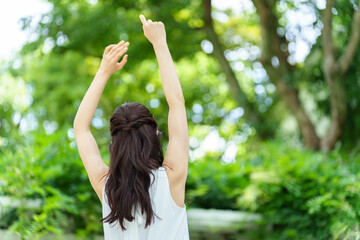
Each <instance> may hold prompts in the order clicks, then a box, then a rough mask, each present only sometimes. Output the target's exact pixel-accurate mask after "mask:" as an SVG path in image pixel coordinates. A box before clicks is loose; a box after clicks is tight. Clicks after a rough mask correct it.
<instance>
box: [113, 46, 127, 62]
mask: <svg viewBox="0 0 360 240" xmlns="http://www.w3.org/2000/svg"><path fill="white" fill-rule="evenodd" d="M127 50H128V48H127V47H126V48H124V49H122V50H121V51H120V52H118V53H117V54H116V55H115V56H114V57H115V60H116V61H117V62H118V61H119V59H120V58H121V56H122V55H124V54H125V53H126V52H127Z"/></svg>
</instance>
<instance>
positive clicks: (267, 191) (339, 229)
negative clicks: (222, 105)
mask: <svg viewBox="0 0 360 240" xmlns="http://www.w3.org/2000/svg"><path fill="white" fill-rule="evenodd" d="M347 161H351V162H356V163H359V161H360V155H356V156H353V158H352V159H344V158H343V156H341V154H340V153H338V152H333V153H332V154H330V155H325V154H323V153H315V152H312V151H307V150H304V149H292V148H291V147H289V146H287V145H286V144H283V143H279V142H273V143H265V144H261V145H259V146H258V147H256V149H252V150H251V151H249V152H248V153H246V154H243V155H241V156H238V158H237V161H236V163H233V164H229V165H224V164H223V163H221V161H218V160H216V158H214V157H204V159H202V160H201V161H196V162H193V163H191V164H190V169H189V177H188V182H187V197H188V198H189V200H190V206H196V207H205V208H232V209H241V210H250V211H253V212H257V213H261V214H263V216H264V217H265V219H266V222H267V223H268V224H270V225H271V226H272V231H271V233H269V235H268V239H314V240H315V239H316V240H321V239H324V240H325V239H330V238H332V239H354V238H353V237H354V236H355V234H356V231H358V229H359V227H360V226H359V221H360V183H359V181H358V179H359V176H360V171H359V168H357V169H350V168H349V166H348V165H347V163H346V162H347Z"/></svg>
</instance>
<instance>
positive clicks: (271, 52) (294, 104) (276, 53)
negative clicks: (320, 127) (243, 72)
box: [253, 0, 320, 150]
mask: <svg viewBox="0 0 360 240" xmlns="http://www.w3.org/2000/svg"><path fill="white" fill-rule="evenodd" d="M253 3H254V5H255V7H256V10H257V12H258V14H259V17H260V27H261V35H262V39H261V40H262V41H261V45H262V46H261V50H262V51H261V58H260V62H261V63H262V65H263V66H264V68H265V70H266V72H267V74H268V75H269V78H270V80H271V81H272V82H273V83H274V84H275V86H276V89H277V90H278V93H279V95H280V96H281V98H282V99H283V101H284V102H285V104H286V105H287V107H288V108H289V109H290V111H291V113H292V114H293V115H294V116H295V118H296V121H297V123H298V125H299V128H300V131H301V134H302V136H303V138H304V142H305V145H306V146H307V147H309V148H311V149H314V150H315V149H318V148H319V144H320V139H319V137H318V136H317V135H316V131H315V127H314V125H313V124H312V122H311V121H310V119H309V117H308V116H307V114H306V112H305V111H304V108H303V107H302V105H301V103H300V100H299V96H298V90H297V89H295V88H294V87H292V86H290V85H289V83H288V82H289V81H288V80H286V78H291V74H292V69H291V68H292V67H291V66H290V64H289V63H288V61H287V57H288V53H287V52H284V51H282V50H281V48H280V46H281V44H286V43H284V39H281V38H280V37H279V36H278V35H277V31H276V30H277V27H278V26H277V24H278V20H277V17H276V15H275V13H274V8H275V1H268V0H253ZM274 57H276V58H277V59H278V60H279V65H278V66H274V65H273V64H272V63H271V60H272V59H273V58H274Z"/></svg>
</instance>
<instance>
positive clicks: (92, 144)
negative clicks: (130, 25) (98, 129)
mask: <svg viewBox="0 0 360 240" xmlns="http://www.w3.org/2000/svg"><path fill="white" fill-rule="evenodd" d="M128 45H129V43H125V42H124V41H121V42H120V43H118V44H112V45H109V46H108V47H106V48H105V51H104V55H103V59H102V61H101V65H100V68H99V71H98V72H97V73H96V75H95V78H94V80H93V81H92V83H91V85H90V87H89V89H88V90H87V92H86V94H85V96H84V98H83V100H82V101H81V104H80V106H79V109H78V111H77V113H76V116H75V119H74V131H75V139H76V144H77V148H78V151H79V154H80V158H81V160H82V162H83V164H84V167H85V169H86V172H87V174H88V175H89V179H90V183H91V185H92V187H93V188H94V190H95V192H96V194H97V195H98V197H99V199H100V201H102V199H101V196H102V186H103V182H104V180H105V179H104V178H103V176H104V175H105V174H106V173H107V171H108V169H109V168H108V166H107V165H106V164H105V163H104V162H103V161H102V158H101V155H100V151H99V148H98V146H97V144H96V141H95V139H94V137H93V135H92V134H91V132H90V124H91V120H92V118H93V117H94V114H95V110H96V108H97V106H98V103H99V100H100V97H101V94H102V92H103V90H104V88H105V85H106V83H107V81H108V79H109V78H110V76H111V75H112V74H113V73H115V72H117V71H119V70H120V69H122V68H123V67H124V65H125V64H126V61H127V55H125V56H124V57H123V59H122V61H121V62H120V63H118V61H119V59H120V58H121V56H122V55H123V54H124V53H125V52H126V51H127V46H128Z"/></svg>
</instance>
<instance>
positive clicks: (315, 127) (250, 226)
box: [0, 0, 360, 240]
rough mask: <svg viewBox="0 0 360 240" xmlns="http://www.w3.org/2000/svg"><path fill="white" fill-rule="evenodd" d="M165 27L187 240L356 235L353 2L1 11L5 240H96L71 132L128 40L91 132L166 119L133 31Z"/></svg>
mask: <svg viewBox="0 0 360 240" xmlns="http://www.w3.org/2000/svg"><path fill="white" fill-rule="evenodd" d="M141 13H143V14H144V15H145V16H146V17H147V18H151V19H152V20H153V21H163V22H164V23H165V26H166V32H167V40H168V44H169V48H170V51H171V52H172V56H173V59H174V61H175V62H176V68H177V71H178V74H179V77H180V80H181V84H182V89H183V92H184V97H185V100H186V109H187V117H188V124H189V134H190V158H189V172H188V179H187V185H186V206H187V210H188V219H189V228H190V236H191V239H220V240H221V239H244V240H247V239H249V240H250V239H265V240H275V239H276V240H279V239H280V240H281V239H302V240H303V239H307V240H312V239H314V240H315V239H316V240H322V239H359V238H360V224H359V223H360V221H359V220H360V181H359V180H360V179H359V177H360V167H359V161H360V141H359V139H358V137H359V136H360V103H359V101H360V94H359V93H360V71H359V69H358V68H357V66H359V64H360V48H359V47H358V45H359V35H360V11H359V1H356V0H336V1H335V0H329V1H325V0H311V1H303V0H293V1H290V0H253V1H250V0H237V1H235V0H227V1H221V0H212V1H211V0H191V1H190V0H181V1H180V0H167V1H158V0H138V1H134V0H132V1H130V0H122V1H119V0H118V1H116V0H102V1H98V0H71V1H69V0H47V1H45V0H12V1H1V2H0V20H1V21H0V31H1V38H0V45H1V47H0V58H1V60H0V63H1V64H0V134H1V135H0V169H1V171H0V233H1V239H3V238H2V237H4V239H102V238H103V237H102V234H103V229H102V224H101V223H98V220H100V219H101V203H100V201H99V200H98V198H97V196H96V194H95V192H94V191H93V190H92V188H91V185H90V182H89V180H88V178H87V174H86V172H85V169H84V167H83V165H82V162H81V159H80V157H79V155H78V152H77V148H76V142H75V139H74V130H73V128H72V124H73V120H74V117H75V114H76V111H77V109H78V107H79V104H80V102H81V100H82V98H83V96H84V94H85V92H86V91H87V89H88V87H89V86H90V83H91V81H92V79H93V77H94V75H95V73H96V71H97V69H98V67H99V66H100V61H101V57H102V53H103V50H104V48H105V46H107V45H109V44H112V43H117V42H119V41H120V40H126V41H129V42H130V47H129V52H128V54H129V60H128V63H127V64H126V66H125V68H124V70H122V71H121V72H120V73H117V74H115V75H113V76H112V77H111V79H110V80H109V81H108V83H107V86H106V88H105V90H104V92H103V95H102V97H101V100H100V103H99V106H98V109H97V111H96V113H95V116H94V119H93V121H92V126H91V131H92V133H93V135H94V136H95V138H96V140H97V143H98V145H99V148H100V150H101V154H102V157H103V159H104V161H105V162H106V163H109V153H108V144H109V140H110V133H109V125H108V121H109V118H110V116H111V115H112V113H113V111H114V109H115V108H116V107H117V106H119V105H121V104H122V103H125V102H131V101H137V102H140V103H142V104H144V105H146V106H147V107H148V108H149V109H150V110H151V112H152V113H153V114H154V116H155V118H156V119H157V121H158V124H159V129H160V130H161V131H163V132H164V138H163V141H164V142H163V144H164V151H165V150H166V146H167V112H168V107H167V103H166V101H165V97H164V93H163V90H162V87H161V82H160V75H159V71H158V66H157V62H156V59H155V54H154V52H153V48H152V46H151V44H150V43H149V42H148V41H147V40H146V38H145V37H144V35H143V32H142V26H141V23H140V21H139V18H138V16H139V14H141Z"/></svg>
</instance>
